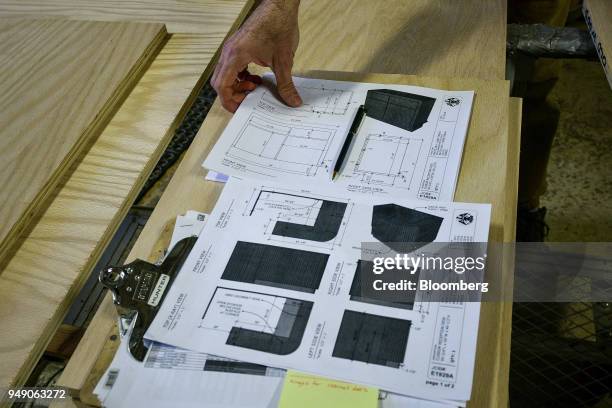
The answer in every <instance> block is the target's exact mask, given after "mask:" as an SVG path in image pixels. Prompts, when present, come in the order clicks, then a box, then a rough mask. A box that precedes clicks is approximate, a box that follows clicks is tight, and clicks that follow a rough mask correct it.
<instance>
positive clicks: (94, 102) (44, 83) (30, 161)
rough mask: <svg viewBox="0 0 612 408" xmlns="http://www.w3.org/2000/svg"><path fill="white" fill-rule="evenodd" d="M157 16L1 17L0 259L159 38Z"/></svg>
mask: <svg viewBox="0 0 612 408" xmlns="http://www.w3.org/2000/svg"><path fill="white" fill-rule="evenodd" d="M165 37H166V30H165V28H164V27H163V25H161V24H144V23H101V22H85V21H59V20H27V19H0V72H2V81H0V123H1V126H0V161H1V162H2V166H1V167H0V185H2V189H0V219H1V220H2V222H1V223H0V260H2V262H4V261H6V260H7V259H8V258H9V257H10V255H12V253H11V254H9V252H10V250H11V249H12V248H13V247H14V246H15V239H16V237H17V236H18V235H19V234H20V233H21V231H22V230H24V229H26V228H27V227H28V225H29V222H30V221H31V220H32V219H33V218H35V217H36V216H37V215H38V213H39V211H40V210H41V209H42V206H43V205H44V203H45V199H46V198H47V196H48V194H49V193H50V192H51V191H52V189H53V188H54V187H55V186H56V185H57V184H58V182H59V181H60V178H61V176H62V174H63V172H65V171H66V170H67V169H68V168H69V167H70V165H71V163H72V162H73V161H74V160H75V159H76V158H77V156H78V154H79V152H81V151H83V149H85V148H86V147H88V146H89V145H90V144H91V143H92V142H93V140H94V139H95V137H97V136H98V134H99V132H100V131H101V130H102V128H103V127H104V126H105V125H106V124H107V123H108V120H109V119H110V117H111V115H112V114H113V113H114V112H115V110H116V109H117V108H118V106H119V104H120V103H121V102H122V101H123V99H124V98H125V96H126V95H127V93H128V92H129V91H130V90H131V89H132V88H133V86H134V84H135V83H136V81H137V79H138V78H139V77H140V75H141V74H142V72H143V71H144V70H145V69H146V67H147V66H148V64H149V63H150V61H151V60H152V59H153V58H154V57H155V55H156V54H157V52H158V50H159V48H160V47H161V46H162V45H163V42H164V41H165Z"/></svg>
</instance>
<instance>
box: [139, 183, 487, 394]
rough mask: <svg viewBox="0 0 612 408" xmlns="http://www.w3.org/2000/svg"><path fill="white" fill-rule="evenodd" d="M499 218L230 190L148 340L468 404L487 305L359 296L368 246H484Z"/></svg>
mask: <svg viewBox="0 0 612 408" xmlns="http://www.w3.org/2000/svg"><path fill="white" fill-rule="evenodd" d="M489 219H490V206H489V205H487V204H465V203H439V202H436V203H427V202H422V201H409V200H397V199H385V198H381V197H371V196H368V197H367V200H365V198H364V196H363V195H361V194H344V193H343V194H338V193H337V192H336V190H335V189H333V188H326V187H325V186H320V187H316V188H301V187H282V186H279V185H277V184H274V183H268V182H261V183H258V182H254V181H247V180H236V179H230V181H229V182H228V184H227V185H226V186H225V188H224V190H223V193H222V195H221V197H220V198H219V200H218V202H217V205H216V206H215V209H214V211H213V213H212V214H211V216H210V218H209V220H208V222H207V224H206V226H205V227H204V230H203V231H202V234H201V235H200V238H199V239H198V241H197V243H196V245H195V247H194V249H193V250H192V252H191V254H190V256H189V258H188V259H187V261H186V263H185V265H184V267H183V268H182V270H181V272H180V274H179V276H178V277H177V279H176V280H175V282H174V284H173V285H172V287H171V288H170V289H169V292H168V294H167V297H166V299H165V301H164V303H163V305H162V308H161V309H160V311H159V312H158V314H157V317H156V319H155V320H154V322H153V324H152V325H151V327H150V328H149V330H148V331H147V333H146V335H145V337H146V338H147V339H149V340H152V341H156V342H161V343H164V344H170V345H173V346H177V347H181V348H186V349H190V350H195V351H200V352H206V353H210V354H213V355H218V356H223V357H226V358H231V359H236V360H240V361H248V362H252V363H257V364H262V365H266V366H272V367H280V368H292V369H296V370H300V371H304V372H308V373H313V374H317V375H321V376H326V377H330V378H336V379H339V380H344V381H349V382H355V383H359V384H365V385H372V386H376V387H379V388H380V389H382V390H387V391H391V392H395V393H400V394H403V395H409V396H411V397H416V398H423V399H428V400H435V401H440V402H443V403H447V404H448V403H453V404H455V405H463V404H465V401H466V400H468V399H469V396H470V392H471V385H472V377H473V368H474V359H475V348H476V337H477V331H478V318H479V311H480V304H479V303H478V302H448V303H444V302H441V303H435V302H430V301H429V298H428V297H427V296H428V294H427V292H426V291H424V292H421V291H417V293H416V297H415V299H414V301H413V302H411V303H410V304H409V305H401V306H398V305H397V304H393V303H386V304H380V303H376V302H371V301H368V299H364V298H363V297H362V296H360V294H359V293H358V292H354V290H353V288H354V287H355V279H356V278H357V276H358V274H357V273H356V272H357V268H358V265H359V262H360V258H361V256H362V251H361V250H362V248H361V247H362V242H376V241H380V240H381V239H385V240H387V239H389V238H391V239H390V240H389V241H387V242H391V241H393V234H399V235H402V234H404V232H405V231H406V230H407V229H411V230H413V231H414V230H415V228H416V231H417V232H416V233H415V234H416V235H415V237H416V238H418V239H416V240H415V242H423V241H427V242H456V241H461V242H465V241H474V242H486V241H487V237H488V228H489ZM389 223H392V224H393V225H395V226H396V228H394V229H389V228H386V225H388V224H389ZM381 227H382V228H381ZM421 227H422V228H421ZM420 230H422V231H424V233H423V234H420V233H419V232H418V231H420ZM395 241H403V240H402V239H397V240H395ZM356 333H357V334H358V337H359V339H357V340H355V335H356ZM381 336H383V337H381ZM383 338H384V340H383Z"/></svg>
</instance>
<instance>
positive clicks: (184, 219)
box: [168, 210, 208, 251]
mask: <svg viewBox="0 0 612 408" xmlns="http://www.w3.org/2000/svg"><path fill="white" fill-rule="evenodd" d="M207 217H208V214H204V213H201V212H197V211H192V210H189V211H187V212H186V213H185V214H184V215H179V216H177V217H176V221H175V223H174V230H173V231H172V237H171V238H170V244H169V245H168V250H169V251H170V250H172V248H173V247H174V245H176V243H177V242H179V241H180V240H182V239H184V238H189V237H197V236H198V235H200V232H201V231H202V228H204V225H205V224H206V219H207Z"/></svg>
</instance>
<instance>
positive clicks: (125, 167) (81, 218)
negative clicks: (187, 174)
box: [0, 27, 229, 387]
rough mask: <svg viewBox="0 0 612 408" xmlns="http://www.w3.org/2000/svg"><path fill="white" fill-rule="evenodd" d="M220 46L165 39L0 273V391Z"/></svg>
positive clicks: (103, 238)
mask: <svg viewBox="0 0 612 408" xmlns="http://www.w3.org/2000/svg"><path fill="white" fill-rule="evenodd" d="M228 29H229V27H228ZM218 46H219V41H218V40H217V39H216V38H212V39H211V38H208V37H207V36H184V35H178V34H177V35H174V36H172V38H171V39H170V40H169V41H168V43H167V44H166V45H165V47H164V48H163V49H162V50H161V52H160V54H159V55H158V56H157V58H156V59H155V61H154V62H153V63H152V65H151V66H150V68H149V69H148V70H147V71H146V73H145V74H144V76H143V77H142V78H141V79H140V81H139V82H138V84H137V85H136V87H135V88H134V90H133V91H132V93H131V94H130V95H129V96H128V98H127V99H126V100H125V102H124V103H123V105H122V106H121V108H120V109H119V111H118V112H117V113H116V114H115V116H114V117H113V119H112V120H111V121H110V123H109V124H108V126H107V127H106V128H105V130H104V131H103V132H102V134H101V135H100V137H99V138H98V140H97V141H96V143H95V144H94V145H93V146H92V148H91V149H90V150H89V151H88V153H87V154H86V155H85V156H84V158H83V159H82V160H81V161H80V162H79V163H78V164H77V165H76V167H75V169H74V171H73V172H72V173H71V174H70V176H69V178H68V179H67V180H66V182H65V184H64V185H63V186H62V187H61V189H59V191H57V192H56V196H55V198H54V199H53V201H52V203H51V204H50V205H49V207H48V208H47V209H46V211H45V213H44V214H43V215H42V217H41V218H40V220H39V221H38V223H37V224H36V226H35V227H34V228H33V229H32V231H31V232H30V233H29V235H28V236H27V238H26V239H25V241H24V243H23V244H22V245H21V247H20V248H19V250H18V252H17V253H16V254H15V256H14V257H13V258H12V259H11V261H10V262H9V263H8V265H7V266H6V268H5V270H4V272H3V274H2V275H0V323H1V325H2V328H3V329H2V330H1V331H0V344H1V347H0V361H2V364H0V387H6V386H9V385H13V386H15V385H20V384H23V382H24V381H25V379H26V378H27V376H28V374H29V373H30V371H31V369H32V367H33V366H34V364H36V362H37V360H38V357H39V356H40V354H41V353H42V352H43V351H44V349H45V347H46V345H47V342H48V341H49V340H50V338H51V337H52V335H53V333H54V331H55V329H56V328H57V327H58V326H59V324H60V322H61V320H62V319H63V316H64V315H65V313H66V311H67V310H68V307H69V306H70V304H71V303H72V300H73V299H74V297H75V296H76V294H77V293H78V291H79V289H80V287H81V286H82V284H83V282H84V280H85V279H86V277H87V273H89V272H90V271H91V268H93V266H94V265H95V263H96V261H97V260H98V258H99V256H100V254H101V252H102V251H103V249H104V248H105V246H106V244H107V243H108V242H109V240H110V238H111V237H112V235H113V233H114V232H115V230H116V228H117V227H118V225H119V224H120V222H121V220H122V219H123V218H124V216H125V214H126V213H127V210H128V209H129V207H130V205H131V203H132V202H133V200H134V198H135V196H136V195H137V194H138V192H139V191H140V188H141V186H142V185H143V183H144V181H145V180H146V178H147V177H148V174H149V173H150V171H151V170H152V169H153V167H154V166H155V164H156V163H157V160H158V159H159V157H160V155H161V153H162V152H163V151H164V149H165V146H166V145H167V143H168V142H169V140H170V138H171V136H172V134H173V131H174V129H175V128H176V126H177V125H178V123H180V121H181V120H182V117H183V115H184V113H185V111H186V109H187V108H188V107H189V105H190V103H191V100H192V98H193V97H194V95H195V93H196V92H197V89H199V87H200V85H201V83H202V81H203V80H204V79H206V78H207V77H208V75H209V74H210V69H211V68H212V67H211V66H210V65H209V62H210V61H211V59H212V58H213V55H214V53H215V51H216V50H217V48H218ZM203 71H204V73H203Z"/></svg>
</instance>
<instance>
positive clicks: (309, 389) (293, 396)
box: [278, 370, 378, 408]
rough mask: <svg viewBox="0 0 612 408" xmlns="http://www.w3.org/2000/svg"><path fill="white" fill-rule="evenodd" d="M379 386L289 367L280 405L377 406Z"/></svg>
mask: <svg viewBox="0 0 612 408" xmlns="http://www.w3.org/2000/svg"><path fill="white" fill-rule="evenodd" d="M377 406H378V388H372V387H365V386H363V385H357V384H351V383H346V382H342V381H335V380H330V379H328V378H323V377H316V376H313V375H308V374H303V373H300V372H298V371H293V370H289V371H287V375H286V377H285V384H284V385H283V391H282V393H281V397H280V402H279V404H278V407H279V408H313V407H316V408H326V407H334V408H344V407H346V408H376V407H377Z"/></svg>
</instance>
